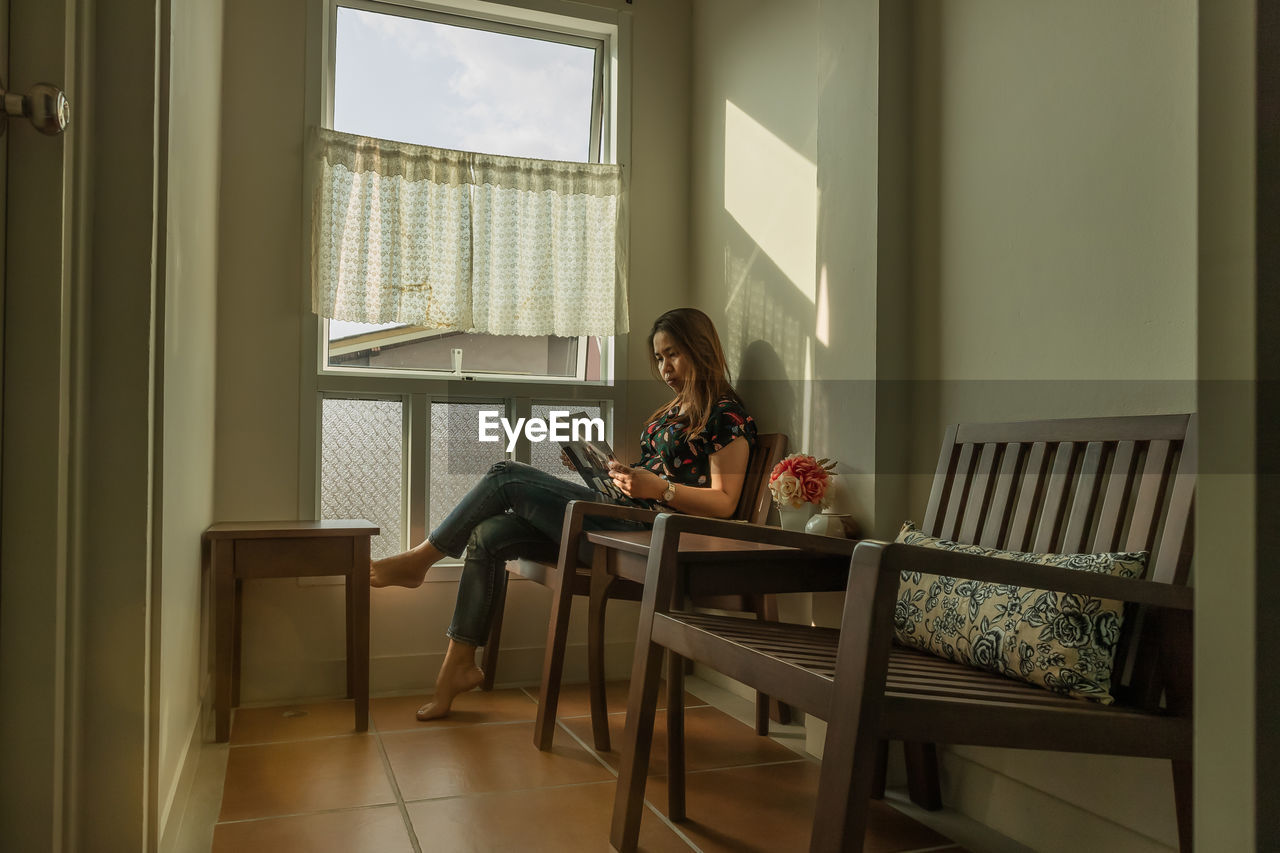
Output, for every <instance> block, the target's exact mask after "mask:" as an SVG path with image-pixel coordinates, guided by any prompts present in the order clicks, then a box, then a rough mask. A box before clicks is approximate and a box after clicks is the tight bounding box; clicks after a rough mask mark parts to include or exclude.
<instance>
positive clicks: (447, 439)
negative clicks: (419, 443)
mask: <svg viewBox="0 0 1280 853" xmlns="http://www.w3.org/2000/svg"><path fill="white" fill-rule="evenodd" d="M481 410H484V411H489V412H492V411H497V412H499V413H500V414H505V413H506V406H505V405H503V403H502V401H500V400H495V401H494V402H492V403H432V404H431V485H430V486H429V489H430V492H431V498H430V509H429V518H428V524H427V528H428V530H434V529H435V528H436V525H438V524H439V523H440V522H441V521H443V520H444V517H445V516H446V515H448V514H449V511H450V510H452V509H453V508H454V507H455V506H456V505H457V503H458V501H460V500H462V496H463V495H465V494H466V493H467V490H468V489H470V488H471V487H472V486H473V485H475V483H476V481H477V480H479V479H480V478H481V477H482V476H484V472H485V471H488V470H489V468H490V467H491V466H492V465H493V463H495V462H500V461H502V460H503V459H506V458H507V454H506V452H505V448H506V442H505V440H503V441H495V442H485V443H481V442H480V438H479V436H480V411H481Z"/></svg>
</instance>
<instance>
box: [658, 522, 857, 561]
mask: <svg viewBox="0 0 1280 853" xmlns="http://www.w3.org/2000/svg"><path fill="white" fill-rule="evenodd" d="M663 516H665V517H666V519H667V522H666V532H667V534H668V535H672V534H679V533H697V534H700V535H703V536H718V537H720V538H722V539H733V540H736V541H739V542H755V543H758V544H762V545H778V546H781V547H786V548H797V549H799V550H802V551H813V552H817V553H820V554H842V555H846V556H847V555H849V554H852V553H853V548H854V545H856V544H857V542H856V541H855V540H852V539H837V538H836V537H834V536H817V535H815V534H813V533H799V532H797V531H794V530H783V529H782V528H781V527H769V526H767V525H764V524H750V523H748V522H745V521H731V520H729V519H725V518H706V517H704V516H700V515H685V514H683V513H662V514H661V515H660V516H659V517H663ZM658 536H659V533H658V528H657V527H656V526H655V527H654V545H655V546H656V545H657V537H658Z"/></svg>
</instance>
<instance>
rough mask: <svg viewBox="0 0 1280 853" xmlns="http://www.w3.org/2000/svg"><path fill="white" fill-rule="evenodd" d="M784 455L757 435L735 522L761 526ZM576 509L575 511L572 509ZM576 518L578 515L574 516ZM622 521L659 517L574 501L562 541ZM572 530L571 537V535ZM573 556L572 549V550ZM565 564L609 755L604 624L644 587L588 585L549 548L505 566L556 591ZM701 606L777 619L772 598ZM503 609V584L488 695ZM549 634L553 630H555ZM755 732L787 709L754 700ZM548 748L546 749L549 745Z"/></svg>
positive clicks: (599, 731) (586, 569)
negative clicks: (611, 610) (586, 528)
mask: <svg viewBox="0 0 1280 853" xmlns="http://www.w3.org/2000/svg"><path fill="white" fill-rule="evenodd" d="M786 452H787V437H786V436H785V435H782V434H781V433H763V434H760V435H757V436H756V443H755V445H754V446H753V447H752V448H751V454H750V455H749V456H748V458H747V470H746V474H745V477H744V479H743V482H742V493H741V494H740V495H739V496H738V507H737V509H736V510H735V512H734V514H733V518H734V519H736V520H739V521H749V522H752V523H755V524H763V523H764V522H765V520H766V519H767V518H768V515H769V506H770V502H771V496H770V494H769V488H768V484H769V473H770V472H771V471H772V470H773V467H774V466H775V465H776V464H778V462H779V460H781V459H782V457H783V456H784V455H786ZM575 505H576V509H575ZM575 513H576V515H575ZM591 516H595V517H609V518H624V519H629V520H632V521H643V522H650V523H651V522H652V521H653V520H654V519H655V518H656V517H657V516H658V513H657V512H654V511H651V510H645V509H637V508H633V507H619V506H614V505H611V504H593V503H589V502H584V501H575V502H574V503H573V504H570V506H569V507H568V508H567V509H566V511H565V527H564V535H562V537H561V542H562V543H565V542H574V543H576V542H577V541H578V538H579V537H578V534H579V532H580V531H581V525H582V521H583V520H584V519H585V518H587V517H591ZM571 528H572V530H573V533H572V535H570V530H571ZM573 550H575V551H576V546H575V548H574V549H573ZM565 565H572V566H573V575H572V577H571V579H570V583H571V584H572V592H573V594H574V595H582V596H586V597H587V600H588V604H587V683H588V685H589V689H590V692H591V702H592V709H593V718H596V717H598V718H599V719H598V723H597V724H596V725H595V727H594V728H595V735H596V737H595V740H596V748H597V749H602V750H605V751H607V750H608V749H609V748H610V744H609V729H608V725H607V721H606V720H605V719H604V714H605V713H606V712H605V711H604V708H605V700H604V695H605V693H604V689H605V688H604V683H605V675H604V620H605V611H606V606H607V604H608V601H609V599H621V600H624V601H639V600H640V596H641V593H642V591H643V590H642V587H641V586H640V585H639V584H634V583H630V582H628V581H619V580H613V581H611V582H610V583H607V584H605V585H600V584H597V586H596V588H595V589H592V586H591V567H590V566H589V565H583V564H582V563H581V562H580V560H579V558H578V555H577V554H576V553H572V554H570V553H566V552H565V551H564V550H562V549H561V547H560V546H559V545H556V544H551V543H548V545H547V548H546V550H545V552H543V553H541V554H534V555H531V556H530V557H528V558H523V559H519V560H513V561H511V562H509V563H507V571H508V573H510V574H512V575H516V576H518V577H522V578H525V579H527V580H531V581H534V582H535V583H540V584H542V585H543V586H547V587H551V588H552V589H555V588H556V587H557V585H558V583H559V577H560V573H561V572H562V571H564V570H565V569H564V566H565ZM698 604H699V605H700V606H705V607H715V608H717V609H722V610H743V611H749V612H754V613H755V614H756V615H757V617H758V618H761V619H777V603H776V602H775V600H774V599H773V597H772V596H740V597H736V600H728V599H723V598H721V599H717V600H715V601H706V602H701V601H700V602H698ZM505 609H506V585H505V584H504V585H503V586H502V587H501V588H500V589H499V590H498V602H497V607H496V609H495V616H494V619H493V625H492V627H491V628H490V631H489V640H488V642H487V643H486V644H485V649H484V658H483V663H482V665H481V668H482V669H483V670H484V682H483V683H482V685H481V687H482V689H484V690H492V689H493V684H494V679H495V677H496V673H497V669H498V655H499V650H500V648H501V641H502V617H503V612H504V611H505ZM559 610H561V611H562V612H559V613H558V614H557V618H558V619H559V620H560V621H562V622H563V625H562V626H558V627H559V628H561V629H562V630H566V631H567V629H568V619H569V608H567V607H566V608H560V609H559ZM552 630H553V631H555V630H556V627H553V629H552ZM555 663H556V669H555V671H554V672H553V673H544V677H543V682H544V684H547V683H551V682H548V681H547V679H548V678H551V679H552V682H553V683H554V685H555V687H554V689H556V690H558V689H559V683H560V673H561V669H560V667H562V665H563V661H558V662H555ZM756 705H757V710H756V729H757V731H759V732H760V734H768V725H769V718H770V716H771V711H772V717H773V719H775V720H777V721H779V722H782V723H786V722H788V721H789V711H788V709H787V708H786V707H785V706H779V705H778V704H777V703H776V702H775V703H772V705H771V704H770V702H769V698H768V697H767V696H763V695H761V696H758V697H757V702H756ZM548 746H549V745H548Z"/></svg>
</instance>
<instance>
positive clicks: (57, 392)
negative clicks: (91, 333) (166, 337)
mask: <svg viewBox="0 0 1280 853" xmlns="http://www.w3.org/2000/svg"><path fill="white" fill-rule="evenodd" d="M76 1H77V0H52V1H51V0H0V79H3V81H4V84H5V87H6V89H8V90H9V91H12V92H15V93H25V92H26V91H27V90H28V89H29V88H30V87H31V86H32V85H34V84H36V83H42V82H45V83H52V84H55V85H58V86H61V87H64V88H65V87H67V86H69V85H70V84H71V83H72V82H73V81H74V73H73V72H74V68H73V67H72V55H71V53H70V48H69V45H70V41H71V40H70V39H69V38H68V34H69V27H70V24H71V22H72V21H74V20H75V15H74V14H73V4H74V3H75V2H76ZM72 96H73V101H74V93H72ZM73 142H74V136H73V135H72V134H64V135H62V136H53V137H51V136H45V135H42V134H40V133H38V132H36V130H35V128H33V127H32V126H31V124H30V123H29V122H27V121H26V120H24V119H22V118H12V119H10V120H9V121H8V122H7V129H6V132H5V134H4V136H3V137H0V152H3V155H4V156H3V157H0V190H2V191H3V193H2V194H3V197H4V200H5V203H4V205H3V209H2V210H0V216H3V227H2V228H0V293H2V294H3V300H2V305H3V307H2V308H0V321H2V323H0V328H2V331H0V393H2V398H0V399H2V403H0V405H2V407H3V408H0V789H2V790H0V847H3V848H4V849H9V850H51V851H59V850H62V849H65V848H66V847H67V846H68V842H67V840H66V838H65V833H64V825H65V813H64V807H63V804H64V801H65V799H66V798H65V797H64V793H63V792H64V790H65V785H66V783H67V781H68V780H67V777H68V776H69V774H67V773H66V772H65V768H66V766H67V755H68V743H69V742H70V741H69V738H68V736H67V732H68V726H67V719H68V715H67V708H68V707H69V700H68V696H69V695H70V691H68V689H67V684H68V680H67V677H66V672H67V659H68V658H67V648H68V645H69V637H68V634H69V631H68V627H67V626H68V625H69V624H71V623H70V620H69V619H68V614H69V609H68V606H67V596H66V589H67V565H68V559H67V555H68V552H69V536H68V500H69V499H68V496H69V494H70V478H69V475H68V470H69V469H68V461H67V459H68V451H69V440H68V435H69V428H68V424H69V422H70V420H69V419H70V408H71V394H70V387H71V386H70V377H71V354H72V346H71V329H72V322H71V321H72V313H73V306H74V301H73V299H72V295H73V294H72V288H71V279H70V268H71V264H70V252H69V251H68V242H67V235H69V234H70V233H72V228H71V224H72V222H71V206H70V204H69V203H68V199H69V198H70V187H71V181H70V180H69V177H70V164H71V162H72V158H71V145H72V144H73ZM6 177H7V181H6Z"/></svg>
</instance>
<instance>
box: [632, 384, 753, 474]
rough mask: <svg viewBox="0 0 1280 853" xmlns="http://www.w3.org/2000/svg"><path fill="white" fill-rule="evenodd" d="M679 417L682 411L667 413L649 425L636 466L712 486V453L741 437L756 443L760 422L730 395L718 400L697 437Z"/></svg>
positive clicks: (642, 438) (641, 442) (641, 439)
mask: <svg viewBox="0 0 1280 853" xmlns="http://www.w3.org/2000/svg"><path fill="white" fill-rule="evenodd" d="M678 416H679V412H667V413H666V414H664V415H663V416H662V417H660V418H658V419H657V420H656V421H654V422H653V423H651V424H649V426H647V427H645V430H644V432H643V433H642V434H641V436H640V461H639V462H637V463H636V465H637V466H638V467H641V468H647V469H648V470H650V471H652V472H653V473H655V474H657V475H658V476H660V477H664V478H666V479H669V480H671V481H672V482H675V483H679V484H680V485H682V486H710V485H711V454H713V453H715V452H716V451H718V450H722V449H723V448H725V447H726V446H727V445H728V444H729V442H731V441H733V440H734V439H735V438H737V437H738V436H742V437H743V438H745V439H746V440H747V443H748V445H752V444H755V442H756V422H755V421H754V420H752V419H751V416H750V415H748V414H747V412H746V410H745V409H744V408H742V404H741V403H739V402H737V401H736V400H733V399H731V398H729V397H721V398H720V399H719V400H717V401H716V402H715V405H713V406H712V407H711V416H710V417H709V418H708V419H707V426H706V428H705V429H703V430H702V432H700V433H698V434H697V435H695V436H693V437H689V436H687V435H686V433H687V431H688V427H687V426H686V425H684V424H680V423H677V422H676V420H677V418H678Z"/></svg>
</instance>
